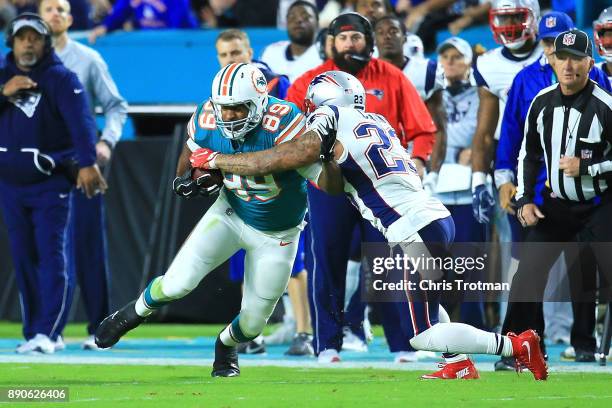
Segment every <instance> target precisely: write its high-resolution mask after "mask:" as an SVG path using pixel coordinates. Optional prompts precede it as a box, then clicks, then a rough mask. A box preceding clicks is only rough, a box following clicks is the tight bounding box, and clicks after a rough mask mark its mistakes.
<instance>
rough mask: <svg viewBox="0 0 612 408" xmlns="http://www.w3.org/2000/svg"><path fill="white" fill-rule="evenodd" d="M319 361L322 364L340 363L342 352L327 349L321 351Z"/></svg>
mask: <svg viewBox="0 0 612 408" xmlns="http://www.w3.org/2000/svg"><path fill="white" fill-rule="evenodd" d="M318 361H319V363H322V364H329V363H339V362H340V354H338V350H334V349H326V350H323V351H322V352H320V353H319V357H318Z"/></svg>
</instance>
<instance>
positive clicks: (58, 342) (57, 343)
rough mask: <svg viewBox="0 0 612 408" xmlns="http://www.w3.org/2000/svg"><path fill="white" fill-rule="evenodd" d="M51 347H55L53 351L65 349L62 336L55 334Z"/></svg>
mask: <svg viewBox="0 0 612 408" xmlns="http://www.w3.org/2000/svg"><path fill="white" fill-rule="evenodd" d="M53 347H55V351H62V350H65V349H66V343H64V338H63V337H62V336H57V340H55V343H53Z"/></svg>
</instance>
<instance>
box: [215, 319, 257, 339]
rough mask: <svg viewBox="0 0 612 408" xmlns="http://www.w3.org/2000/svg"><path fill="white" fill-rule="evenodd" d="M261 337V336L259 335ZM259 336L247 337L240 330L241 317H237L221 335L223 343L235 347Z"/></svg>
mask: <svg viewBox="0 0 612 408" xmlns="http://www.w3.org/2000/svg"><path fill="white" fill-rule="evenodd" d="M258 336H259V335H258ZM258 336H253V337H247V336H246V335H245V334H244V333H243V332H242V329H241V328H240V315H238V316H236V318H234V320H232V322H231V323H230V324H228V325H227V327H226V328H225V329H223V331H222V332H221V334H219V338H220V339H221V343H223V344H225V345H226V346H229V347H233V346H235V345H236V344H238V343H246V342H248V341H251V340H253V339H254V338H257V337H258Z"/></svg>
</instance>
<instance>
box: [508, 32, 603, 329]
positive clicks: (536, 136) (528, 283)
mask: <svg viewBox="0 0 612 408" xmlns="http://www.w3.org/2000/svg"><path fill="white" fill-rule="evenodd" d="M554 47H555V51H554V54H555V59H554V62H553V64H552V65H553V69H554V71H555V74H556V76H557V79H558V84H555V85H552V86H550V87H548V88H545V89H543V90H542V91H541V92H540V93H539V94H538V95H537V96H536V97H535V99H534V100H533V102H532V103H531V106H530V108H529V112H528V114H527V121H526V123H525V138H524V140H523V145H522V148H521V152H520V155H519V168H518V181H519V183H518V189H517V207H518V213H517V215H518V219H519V221H520V222H521V224H522V225H523V227H527V228H528V233H527V237H526V239H525V242H526V243H531V242H548V243H558V242H572V241H576V240H578V241H581V242H589V243H591V242H602V243H610V242H612V226H611V225H610V219H612V194H610V192H609V191H608V183H609V182H610V181H612V144H611V143H612V95H610V94H609V93H608V92H606V91H605V90H603V89H602V88H601V87H600V86H599V85H598V84H596V83H595V82H593V81H591V80H590V79H589V71H590V70H591V68H592V67H593V64H594V61H593V58H592V45H591V42H590V40H589V38H588V36H587V34H586V33H585V32H583V31H580V30H570V31H565V32H562V33H560V34H559V35H558V36H557V37H556V38H555V42H554ZM542 162H544V164H545V165H546V172H547V182H546V184H545V186H544V187H543V188H544V190H543V191H542V196H543V204H542V205H541V206H537V205H536V204H534V197H535V196H536V191H535V189H536V179H537V176H538V172H539V171H540V168H541V165H542ZM592 247H593V248H592V249H593V252H594V254H595V257H596V260H597V264H598V266H599V270H600V273H610V271H612V250H611V249H610V248H608V247H609V245H608V244H598V245H592ZM572 249H573V250H574V253H576V251H575V246H574V248H571V246H568V247H564V245H557V244H555V245H525V246H524V247H523V248H522V251H521V259H520V264H519V268H518V271H517V273H516V275H515V276H514V278H513V280H512V289H511V291H510V303H509V304H508V313H507V314H506V316H510V315H514V316H522V317H523V318H522V319H511V321H506V322H504V327H505V328H506V329H507V330H508V331H512V332H516V333H520V332H522V331H523V330H525V329H527V328H528V327H532V328H534V329H536V331H538V333H540V334H542V333H543V331H544V321H543V318H542V315H541V314H534V313H533V310H534V306H535V305H534V302H536V303H539V302H541V300H542V297H543V294H544V289H545V287H546V283H547V279H548V272H549V270H550V268H551V266H552V265H553V264H554V262H555V261H556V260H557V258H558V257H559V255H560V253H561V251H563V250H572ZM606 249H607V251H606ZM568 269H569V265H568ZM607 281H608V282H611V280H610V279H607ZM578 282H579V283H578V284H576V285H574V287H573V288H572V296H573V298H574V299H576V298H575V296H577V295H580V294H582V295H583V298H581V299H580V300H583V301H584V300H585V299H584V291H586V290H588V289H593V288H594V283H592V282H591V283H585V282H583V279H582V280H581V279H579V280H578ZM583 287H584V289H583Z"/></svg>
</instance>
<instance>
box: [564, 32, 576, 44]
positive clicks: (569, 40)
mask: <svg viewBox="0 0 612 408" xmlns="http://www.w3.org/2000/svg"><path fill="white" fill-rule="evenodd" d="M575 42H576V34H572V33H567V34H565V35H564V36H563V45H574V43H575Z"/></svg>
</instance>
